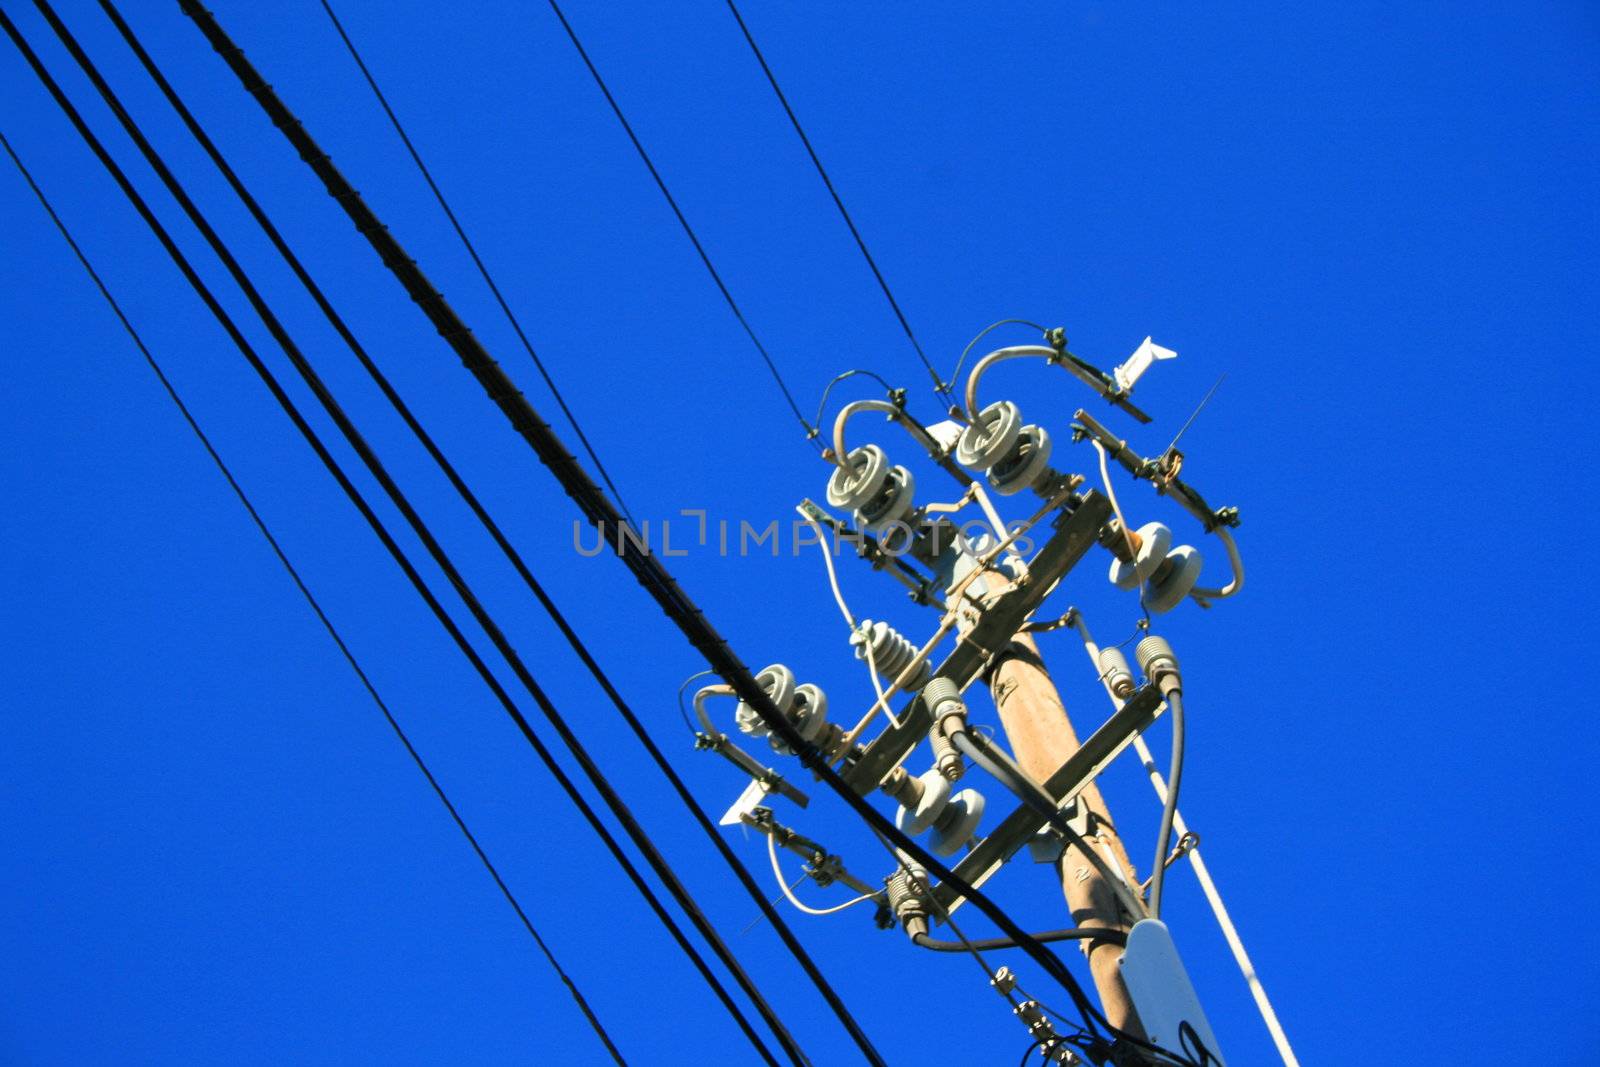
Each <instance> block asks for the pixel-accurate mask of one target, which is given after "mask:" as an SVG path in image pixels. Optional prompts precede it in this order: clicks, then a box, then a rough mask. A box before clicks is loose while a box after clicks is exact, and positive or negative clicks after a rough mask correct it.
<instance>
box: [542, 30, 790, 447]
mask: <svg viewBox="0 0 1600 1067" xmlns="http://www.w3.org/2000/svg"><path fill="white" fill-rule="evenodd" d="M550 10H551V11H554V12H555V13H556V18H558V19H560V20H561V28H562V29H564V30H566V31H567V39H568V40H570V41H571V42H572V47H574V48H576V49H577V50H578V56H579V58H581V59H582V60H583V65H584V66H585V67H588V68H589V75H590V77H592V78H593V79H594V83H595V85H597V86H599V87H600V93H601V95H603V96H604V97H605V98H606V103H607V104H610V105H611V113H612V114H613V115H615V116H616V117H617V121H618V122H619V123H621V124H622V129H623V132H624V133H626V134H627V135H628V140H630V141H632V142H633V148H634V151H636V152H638V153H639V158H640V159H641V160H643V161H644V165H645V168H646V169H647V170H649V171H650V177H652V178H654V179H655V183H656V188H657V189H660V190H661V195H662V196H663V197H665V198H666V201H667V206H668V207H670V208H672V213H673V214H674V215H676V216H677V217H678V225H680V226H682V227H683V232H684V233H685V234H687V235H688V237H689V243H690V244H692V245H694V250H695V251H696V252H697V253H699V255H700V262H701V263H704V264H705V268H706V273H708V274H710V275H711V280H712V281H714V282H716V283H717V290H718V291H719V292H720V293H722V299H723V300H725V301H727V304H728V308H729V310H731V311H732V312H733V317H734V318H736V319H738V320H739V325H740V326H742V327H744V332H745V335H746V336H748V337H749V338H750V343H751V344H753V345H755V346H756V351H757V352H759V353H761V359H762V360H763V361H764V362H765V363H766V365H767V370H769V371H771V372H772V380H773V381H775V382H777V383H778V388H779V389H780V390H782V392H783V399H784V400H786V401H787V402H788V404H789V410H790V411H792V412H794V417H795V418H796V419H798V420H799V421H800V425H801V426H802V427H804V428H805V431H806V439H807V440H810V441H815V439H816V430H815V429H814V428H813V427H812V425H811V424H810V423H809V422H807V421H806V417H805V415H803V414H801V412H800V405H799V404H797V403H796V402H795V399H794V394H793V393H791V392H790V391H789V386H788V385H787V384H785V383H784V380H783V375H782V374H779V373H778V365H777V364H776V363H774V362H773V360H772V356H771V354H769V353H768V352H767V346H766V345H764V344H762V343H761V338H759V337H757V336H756V331H755V327H753V326H751V325H750V320H749V319H747V318H745V317H744V312H743V311H742V310H741V309H740V307H739V302H738V301H737V300H735V299H734V298H733V293H732V292H731V291H730V290H729V289H728V285H727V283H726V282H724V281H723V280H722V275H721V273H719V272H718V270H717V268H716V267H715V266H714V265H713V264H712V262H711V256H710V254H709V253H708V252H706V246H705V245H703V244H701V243H700V238H699V236H698V235H697V234H696V233H695V232H694V227H693V226H690V225H689V219H688V217H687V216H686V215H684V213H683V209H682V208H680V207H679V206H678V200H677V198H676V197H674V196H673V195H672V190H670V189H668V188H667V182H666V179H664V178H662V177H661V172H660V171H659V170H657V169H656V165H655V163H654V162H653V161H652V160H651V159H650V153H649V152H646V151H645V149H644V142H643V141H641V140H639V135H638V134H636V133H634V132H633V124H632V123H630V122H629V121H628V117H627V116H626V115H624V114H623V113H622V105H620V104H618V103H617V98H616V97H614V96H612V95H611V89H610V87H609V86H607V85H606V80H605V79H604V78H602V77H601V76H600V70H599V68H598V67H596V66H595V65H594V61H593V60H592V59H590V58H589V52H588V50H587V49H585V48H584V47H583V42H582V41H580V40H579V39H578V33H577V31H576V30H574V29H573V28H572V23H570V22H568V21H567V16H566V13H565V12H563V11H562V10H561V5H560V4H558V3H556V0H550ZM818 447H819V448H820V447H821V443H820V442H818Z"/></svg>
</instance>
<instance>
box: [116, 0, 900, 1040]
mask: <svg viewBox="0 0 1600 1067" xmlns="http://www.w3.org/2000/svg"><path fill="white" fill-rule="evenodd" d="M101 7H102V8H103V9H104V10H105V11H106V14H107V15H108V16H109V17H110V18H111V20H112V21H113V23H114V24H115V25H116V27H117V29H118V31H119V32H120V33H121V34H122V37H123V39H124V40H125V41H126V42H127V44H128V45H129V47H130V48H131V49H132V50H133V52H134V54H135V55H136V56H137V57H138V59H139V61H140V63H141V64H142V65H143V66H144V68H145V70H146V72H147V73H149V75H150V76H151V78H152V80H154V81H155V83H156V85H157V87H158V88H159V89H160V90H161V92H162V94H163V95H164V96H165V97H166V99H167V101H168V102H169V103H170V104H171V105H172V107H173V109H174V110H175V111H176V112H177V113H178V115H179V117H180V118H181V119H182V120H183V123H184V125H185V126H186V127H187V128H188V129H189V131H190V133H191V134H192V135H193V136H194V137H195V139H196V140H197V141H198V142H199V144H200V146H201V147H202V148H203V149H204V150H205V152H206V154H207V155H208V156H209V157H210V158H211V160H212V162H213V163H214V164H215V165H216V167H217V168H218V170H219V171H221V173H222V175H223V177H224V178H225V179H226V180H227V182H228V184H229V185H230V186H231V187H232V188H233V190H234V192H235V193H236V194H237V195H238V196H239V198H240V200H241V201H242V202H243V203H244V205H245V207H246V208H247V209H248V210H249V212H250V214H251V215H252V216H253V217H254V218H255V220H256V222H257V223H258V224H259V225H260V226H261V227H262V229H263V231H264V232H265V233H266V235H267V237H268V238H269V240H270V241H271V242H272V244H273V246H274V247H275V248H276V249H277V250H278V252H279V254H280V255H281V256H282V257H283V258H284V259H285V261H286V262H287V263H288V264H289V266H290V268H291V270H292V271H293V272H294V274H295V276H296V277H297V278H298V279H299V280H300V282H301V284H302V285H303V286H305V288H306V289H307V291H308V292H309V293H310V294H311V296H312V298H313V300H314V301H315V302H316V303H317V305H318V307H319V308H321V309H322V312H323V314H324V315H325V316H326V317H327V319H328V320H329V322H330V323H332V325H333V327H334V329H335V330H336V331H337V332H338V333H339V335H340V336H341V337H342V338H343V339H344V340H345V342H346V344H347V345H348V346H349V347H350V348H351V350H352V351H353V352H354V353H355V355H356V357H357V358H358V359H359V360H360V361H361V363H362V366H363V367H365V368H366V369H367V371H368V373H369V374H370V375H371V376H372V378H373V380H374V381H375V382H376V383H377V384H378V387H379V389H380V390H381V391H382V392H383V393H384V395H385V396H386V397H388V398H389V400H390V403H391V404H392V405H393V406H394V407H395V409H396V410H397V411H398V412H399V414H400V416H401V418H402V419H403V420H404V421H405V423H406V425H407V426H408V427H409V428H410V429H411V431H412V433H413V434H414V435H415V436H416V437H417V438H418V440H419V441H420V442H421V443H422V445H423V447H424V448H425V449H426V450H427V452H428V454H429V455H430V456H431V457H432V458H433V460H434V462H435V463H437V464H438V466H439V467H440V469H441V470H442V471H443V472H444V474H445V475H446V477H447V478H448V480H449V481H450V483H451V485H452V486H453V487H454V488H455V490H456V492H457V493H458V494H459V495H460V496H461V497H462V499H463V500H464V501H465V502H466V503H467V505H468V507H469V508H470V509H471V510H472V512H473V514H474V515H476V516H477V518H478V520H479V521H480V523H482V525H483V526H484V528H485V529H486V530H487V531H488V533H489V534H490V536H491V537H492V538H493V539H494V541H495V543H496V544H497V545H498V546H499V547H500V549H501V551H502V552H503V553H504V555H505V556H506V558H507V559H508V560H509V561H510V563H511V565H512V566H513V568H514V569H515V570H516V571H517V573H518V575H519V576H520V577H521V578H522V580H523V581H524V583H525V584H526V585H527V586H528V588H529V589H530V590H531V591H532V592H533V594H534V596H535V597H536V598H537V599H538V600H539V602H540V604H541V605H542V606H543V607H544V609H545V611H546V613H547V614H549V615H550V617H551V618H552V620H553V621H554V622H555V623H556V625H557V627H558V628H560V630H561V632H562V634H563V636H564V637H565V638H566V639H567V642H568V643H569V644H570V645H571V646H572V648H573V650H574V651H575V652H576V653H577V654H578V656H579V658H580V659H581V660H582V661H583V663H584V666H585V667H586V668H587V669H588V671H589V673H590V674H591V675H592V676H593V677H594V678H595V680H596V681H597V682H598V683H599V684H600V686H601V688H602V689H603V690H604V691H605V693H606V695H607V696H608V697H609V699H610V700H611V702H612V703H613V705H615V707H616V708H617V711H618V712H619V713H620V714H621V715H622V717H623V719H624V720H625V721H626V722H627V723H628V725H629V727H630V728H631V729H632V730H633V732H634V735H635V736H636V737H637V738H638V739H639V741H640V742H641V743H642V744H643V745H644V747H645V749H646V750H647V751H648V753H649V754H650V756H651V758H652V759H653V760H654V762H655V763H656V765H657V767H658V768H659V769H660V770H661V772H662V773H663V774H664V775H665V776H666V777H667V779H668V780H669V782H670V783H671V784H672V786H673V788H674V789H675V791H676V792H677V793H678V796H679V798H680V800H681V801H682V802H683V803H684V805H685V806H686V807H688V809H689V810H690V812H691V814H692V815H693V816H694V817H695V819H696V821H697V822H698V823H699V825H700V826H701V828H702V830H703V832H704V833H705V834H706V836H707V837H709V838H710V839H711V841H712V843H713V845H714V846H715V847H716V848H717V850H718V851H719V853H720V854H721V855H722V858H723V859H724V861H725V862H726V863H727V864H728V866H729V867H730V869H731V870H733V872H734V873H735V875H736V876H737V877H738V878H739V880H740V881H741V883H743V885H744V886H745V889H746V891H747V892H748V893H749V894H750V896H751V897H752V898H753V899H755V900H756V902H757V904H758V905H761V906H764V909H765V911H766V912H767V913H768V917H769V918H770V919H771V920H772V921H773V925H774V928H775V929H776V931H777V932H778V934H779V936H780V938H781V939H782V940H783V941H784V944H785V946H786V947H787V948H788V949H789V951H790V953H791V954H792V955H793V956H794V957H795V959H796V960H797V962H799V963H800V965H801V967H802V969H804V970H805V972H806V974H807V975H808V977H810V978H811V980H812V982H813V983H814V984H815V985H816V987H817V989H818V991H819V992H820V993H821V994H822V996H823V998H824V999H825V1000H826V1001H827V1003H828V1004H829V1006H830V1008H832V1010H833V1011H834V1013H835V1015H836V1016H837V1017H838V1018H839V1020H840V1022H841V1023H842V1024H843V1025H844V1026H845V1028H846V1030H847V1031H849V1033H850V1034H851V1036H852V1038H853V1039H854V1040H855V1041H856V1043H857V1045H858V1047H860V1048H861V1050H862V1052H863V1054H865V1055H866V1056H867V1058H868V1059H869V1060H870V1061H871V1062H874V1063H881V1062H882V1061H881V1058H880V1057H879V1056H878V1053H877V1051H876V1050H875V1049H874V1048H873V1046H872V1043H871V1041H870V1039H868V1038H867V1036H866V1034H865V1032H864V1031H862V1029H861V1027H860V1025H859V1024H858V1023H857V1022H856V1020H855V1019H854V1017H853V1016H852V1015H851V1013H850V1011H849V1009H848V1008H846V1007H845V1005H844V1003H843V1001H842V1000H841V999H840V998H839V996H838V994H837V993H836V992H835V991H834V989H833V987H832V985H831V984H830V983H829V982H828V980H827V979H826V978H825V977H824V976H823V975H822V973H821V971H820V970H818V968H817V967H816V964H815V963H814V961H813V960H812V959H811V957H810V955H809V954H808V953H807V952H806V950H805V948H804V947H803V946H802V945H801V944H800V942H799V941H798V940H797V939H796V938H795V937H794V934H793V932H792V931H791V930H790V929H789V927H788V926H787V924H785V923H784V922H783V920H782V918H781V917H779V916H778V914H777V912H776V910H775V909H773V908H772V907H771V905H770V904H768V903H767V900H766V896H765V894H763V893H762V892H761V889H760V886H759V885H758V884H757V883H756V881H755V879H754V878H753V877H752V876H751V875H750V873H749V871H748V870H747V869H746V868H745V867H744V865H743V864H742V863H741V862H740V861H739V859H738V857H737V856H736V855H735V854H734V852H733V850H732V849H731V848H730V847H729V846H728V844H727V842H726V841H725V840H724V839H723V835H722V834H720V833H718V831H717V828H716V826H715V825H714V824H713V823H712V821H711V818H710V817H709V816H708V815H707V814H706V812H705V810H704V808H702V807H701V806H700V804H699V802H698V801H697V800H696V799H695V797H694V795H693V794H692V793H691V792H690V791H689V789H688V787H687V785H685V784H684V782H683V780H682V778H680V777H679V776H678V774H677V772H676V771H675V770H674V769H673V767H672V765H671V764H670V763H669V762H668V761H667V759H666V756H665V755H664V754H663V753H662V752H661V750H660V748H659V747H658V746H657V745H656V744H655V742H654V740H653V739H652V738H651V737H650V735H649V733H648V732H647V731H646V730H645V728H644V725H643V723H642V722H640V720H639V718H638V716H637V715H636V714H635V713H634V712H633V710H632V708H631V707H629V705H628V704H627V702H626V701H624V700H623V698H622V696H621V694H620V693H619V692H618V691H617V689H616V687H615V686H614V685H613V684H612V682H611V680H610V679H609V678H608V677H607V676H606V674H605V672H604V671H603V670H602V669H601V668H600V666H599V664H598V663H597V662H596V661H595V659H594V657H593V656H592V655H591V654H590V652H589V649H588V648H587V646H586V645H585V644H584V643H583V641H582V639H581V638H580V637H579V636H578V634H577V633H576V631H574V630H573V628H572V626H571V625H570V624H569V623H568V622H567V620H566V618H565V616H564V615H563V614H562V613H561V611H560V609H559V608H558V607H557V606H556V604H555V602H554V601H553V600H552V599H551V597H550V596H549V594H548V593H547V592H546V591H545V589H544V587H543V586H542V585H541V583H540V582H539V580H538V579H537V578H536V577H534V575H533V573H532V571H531V570H530V569H529V568H528V566H527V564H526V563H525V562H524V561H523V559H522V557H521V555H520V554H519V553H518V552H517V550H516V549H515V548H514V547H513V546H512V544H511V543H510V541H509V539H508V538H507V537H506V535H505V534H504V532H503V531H501V529H500V527H499V526H498V525H497V524H496V523H495V521H494V520H493V518H491V517H490V515H489V513H488V511H487V510H486V509H485V508H484V506H483V505H482V504H481V503H480V502H479V500H478V498H477V497H476V495H475V494H474V493H473V492H472V490H471V489H470V487H468V486H467V484H466V482H465V481H464V480H463V479H462V477H461V476H460V474H459V473H458V472H457V471H456V469H455V467H454V466H453V465H452V464H451V463H450V461H449V460H448V459H447V458H446V457H445V455H444V454H443V452H442V451H441V450H440V449H439V448H438V446H437V445H436V444H435V443H434V441H433V440H432V438H431V437H430V436H429V435H428V433H427V431H426V430H425V429H424V428H423V427H422V425H421V424H420V423H419V422H418V421H417V419H416V418H415V416H413V415H412V413H411V411H410V410H409V408H407V406H406V405H405V402H404V401H403V400H402V399H401V398H400V396H399V395H398V393H397V392H396V391H395V390H394V389H393V387H392V386H391V385H390V383H389V381H388V380H387V378H386V377H385V376H384V375H383V373H382V371H381V370H379V369H378V367H377V366H376V365H375V364H374V363H373V362H372V360H371V359H370V357H368V355H367V353H366V352H365V351H364V350H363V349H362V347H361V345H360V343H359V342H358V341H357V340H356V338H355V337H354V335H353V334H351V332H350V330H349V328H348V327H347V326H346V325H345V323H344V321H343V319H342V318H341V317H340V316H339V314H338V312H337V311H336V310H335V309H334V308H333V306H332V305H331V304H330V303H329V302H328V300H327V298H326V296H325V295H324V294H323V292H322V290H321V289H320V288H319V287H318V286H317V284H316V282H315V281H314V280H313V279H312V278H311V276H310V274H309V273H308V272H307V271H306V269H305V267H304V266H303V265H302V264H301V262H300V260H299V259H298V257H296V256H295V254H294V252H293V250H292V249H290V248H289V246H288V244H287V242H286V241H285V240H284V238H283V236H282V234H281V233H280V232H279V231H278V229H277V227H276V226H274V225H273V223H272V220H271V219H270V218H269V217H268V216H267V214H266V212H265V210H264V209H263V208H262V207H261V205H260V203H259V202H258V201H257V200H256V199H255V197H254V196H253V195H252V194H251V193H250V191H249V189H248V188H246V187H245V185H244V183H243V181H242V180H241V179H240V178H239V176H238V174H237V173H236V172H235V171H234V170H233V168H232V167H231V166H230V165H229V163H228V161H227V159H226V158H225V157H224V156H223V155H222V153H221V151H220V149H218V147H217V146H216V144H215V142H213V141H212V140H211V138H210V137H209V135H207V134H206V132H205V130H204V128H203V127H201V126H200V124H199V122H198V120H196V119H195V117H194V115H193V113H192V112H190V110H189V109H188V107H187V106H186V105H185V104H184V102H183V100H182V98H181V97H180V96H179V95H178V93H177V91H176V90H175V89H174V88H173V87H172V85H171V83H170V82H169V81H168V80H167V78H166V77H165V75H164V74H162V72H161V69H160V67H159V66H158V65H157V64H156V63H155V61H154V59H153V58H152V57H151V56H150V54H149V53H148V52H147V51H146V50H145V48H144V47H143V45H142V44H141V43H140V41H139V39H138V37H137V35H136V34H134V32H133V30H132V28H131V27H130V26H129V25H128V24H127V22H126V21H125V20H124V19H123V18H122V16H121V14H120V13H119V12H118V11H117V9H116V5H115V4H114V3H112V2H111V0H101Z"/></svg>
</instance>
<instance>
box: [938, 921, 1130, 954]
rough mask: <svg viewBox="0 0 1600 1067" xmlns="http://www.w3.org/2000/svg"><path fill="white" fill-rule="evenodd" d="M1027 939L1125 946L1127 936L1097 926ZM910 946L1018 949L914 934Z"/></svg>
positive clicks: (1006, 942) (1003, 941)
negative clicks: (1096, 942)
mask: <svg viewBox="0 0 1600 1067" xmlns="http://www.w3.org/2000/svg"><path fill="white" fill-rule="evenodd" d="M1028 936H1029V937H1031V938H1033V939H1034V940H1035V941H1037V942H1039V944H1041V945H1049V944H1053V943H1054V942H1057V941H1107V942H1110V943H1111V944H1113V945H1126V944H1127V943H1128V935H1127V934H1124V933H1123V932H1122V931H1121V930H1106V929H1103V928H1101V927H1098V926H1073V927H1069V928H1067V929H1065V930H1046V931H1044V932H1043V933H1037V934H1029V935H1028ZM911 942H912V944H915V945H920V946H922V947H923V948H926V949H932V950H933V951H934V952H971V951H972V950H973V949H977V950H978V951H979V952H994V951H996V950H999V949H1007V948H1018V947H1020V946H1019V945H1018V944H1017V943H1016V942H1015V941H1014V940H1012V939H1011V938H1009V937H990V938H982V939H978V940H973V941H965V942H963V941H935V940H934V939H933V938H931V937H929V936H928V935H927V934H916V935H914V936H913V937H912V938H911Z"/></svg>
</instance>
